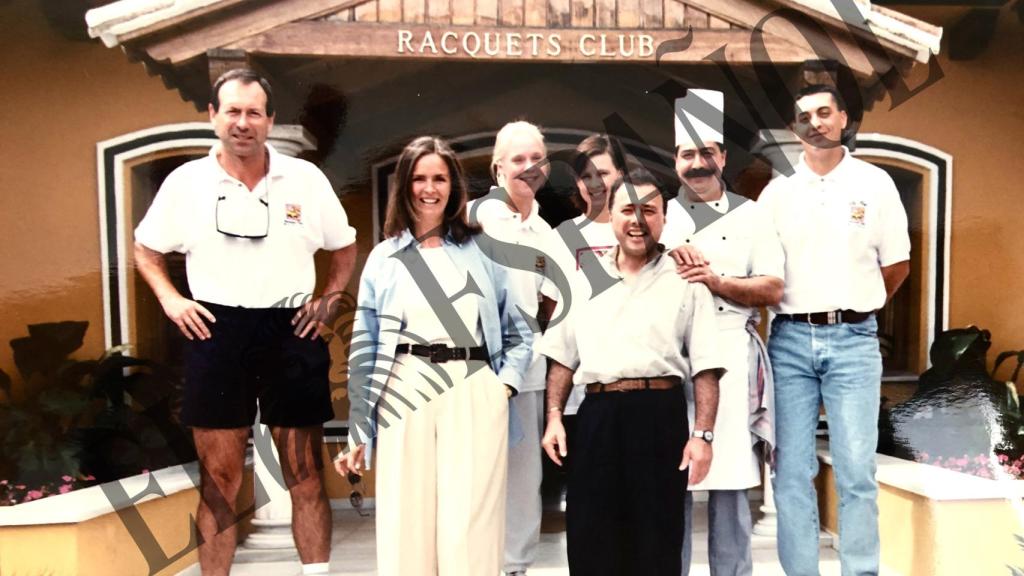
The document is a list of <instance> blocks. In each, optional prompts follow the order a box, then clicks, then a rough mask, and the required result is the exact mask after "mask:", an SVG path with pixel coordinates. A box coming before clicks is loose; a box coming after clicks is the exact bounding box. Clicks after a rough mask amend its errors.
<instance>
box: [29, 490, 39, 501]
mask: <svg viewBox="0 0 1024 576" xmlns="http://www.w3.org/2000/svg"><path fill="white" fill-rule="evenodd" d="M42 497H43V493H42V492H40V491H39V490H29V491H28V494H26V495H25V501H26V502H28V501H29V500H36V499H38V498H42Z"/></svg>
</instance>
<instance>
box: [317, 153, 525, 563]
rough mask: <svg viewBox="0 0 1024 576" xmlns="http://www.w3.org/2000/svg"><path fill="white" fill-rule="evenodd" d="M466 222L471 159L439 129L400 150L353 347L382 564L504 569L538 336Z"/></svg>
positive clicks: (355, 435) (352, 419)
mask: <svg viewBox="0 0 1024 576" xmlns="http://www.w3.org/2000/svg"><path fill="white" fill-rule="evenodd" d="M479 231H480V229H479V228H478V227H476V226H474V225H471V224H467V222H466V185H465V181H464V179H463V174H462V168H461V166H460V164H459V162H458V160H457V159H456V158H455V154H454V153H453V152H452V150H451V148H450V147H449V146H448V145H447V144H446V143H445V142H444V141H442V140H441V139H439V138H435V137H421V138H417V139H416V140H414V141H413V142H412V143H410V144H409V145H408V146H406V148H405V150H403V152H402V154H401V156H400V157H399V160H398V166H397V168H396V171H395V179H394V184H393V186H392V188H391V190H390V194H389V197H388V207H387V217H386V220H385V223H384V235H385V239H384V240H383V241H382V242H381V243H380V244H378V245H377V246H376V247H375V248H374V249H373V251H372V252H371V253H370V255H369V256H368V257H367V261H366V265H365V266H364V268H363V273H362V277H361V278H360V283H359V296H358V309H357V312H356V316H355V322H354V326H353V333H352V344H351V347H350V352H349V383H348V390H349V402H350V413H349V447H350V450H349V452H348V453H347V454H346V455H345V456H344V457H342V458H341V459H339V460H337V461H336V463H335V465H336V468H337V470H338V472H339V473H341V474H348V473H349V472H354V473H356V474H362V470H363V467H364V465H365V464H368V463H369V459H370V454H369V449H368V446H372V444H373V441H374V440H376V444H377V448H378V453H377V468H378V470H377V477H376V482H377V485H376V498H377V501H376V503H377V574H378V575H380V576H408V575H411V574H415V575H424V576H431V575H440V576H479V575H481V574H498V572H499V571H500V570H501V566H502V547H503V538H502V532H503V525H504V517H505V476H506V465H507V460H506V459H507V456H506V454H507V449H508V402H507V399H508V397H510V396H511V395H512V394H514V393H515V391H516V390H517V389H518V388H519V387H520V386H521V382H522V373H523V372H524V371H525V369H526V366H527V364H528V363H529V361H530V344H531V342H532V334H531V332H530V329H529V326H528V325H527V324H526V322H525V320H524V319H523V318H522V317H521V316H520V315H519V313H518V312H517V305H516V301H515V298H514V297H513V296H512V295H510V294H509V293H508V291H507V290H506V286H507V285H508V282H507V279H506V275H505V270H504V268H503V267H501V266H499V265H497V264H495V263H494V262H493V260H492V258H491V256H490V255H489V254H487V253H486V252H485V250H484V249H481V247H480V245H478V244H477V242H476V240H475V239H474V236H475V235H476V234H478V233H479Z"/></svg>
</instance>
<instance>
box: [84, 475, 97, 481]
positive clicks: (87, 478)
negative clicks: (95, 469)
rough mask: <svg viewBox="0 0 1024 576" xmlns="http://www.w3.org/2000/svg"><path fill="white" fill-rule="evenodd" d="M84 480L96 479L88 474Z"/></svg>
mask: <svg viewBox="0 0 1024 576" xmlns="http://www.w3.org/2000/svg"><path fill="white" fill-rule="evenodd" d="M85 479H86V480H95V479H96V477H95V476H93V475H92V474H89V475H88V476H86V477H85Z"/></svg>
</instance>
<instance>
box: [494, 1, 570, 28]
mask: <svg viewBox="0 0 1024 576" xmlns="http://www.w3.org/2000/svg"><path fill="white" fill-rule="evenodd" d="M477 1H478V2H479V1H480V0H477ZM548 26H550V27H552V28H572V5H571V4H570V0H548Z"/></svg>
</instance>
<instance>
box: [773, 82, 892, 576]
mask: <svg viewBox="0 0 1024 576" xmlns="http://www.w3.org/2000/svg"><path fill="white" fill-rule="evenodd" d="M846 123H847V113H846V106H845V104H844V102H843V99H842V97H841V95H840V94H839V93H838V91H836V89H835V88H833V87H831V86H824V85H813V86H808V87H806V88H804V89H802V90H801V91H800V93H799V94H798V95H797V98H796V106H795V119H794V122H793V125H792V128H793V130H794V131H795V132H796V133H797V135H798V136H799V137H800V138H801V140H802V141H803V149H804V152H803V154H802V155H801V157H800V162H799V163H798V164H797V166H796V168H795V170H794V172H793V174H792V175H790V176H785V177H779V178H776V179H775V180H773V181H772V182H771V183H769V184H768V187H767V188H765V190H764V192H762V194H761V197H760V199H759V203H760V204H762V205H764V206H765V207H766V208H767V209H768V211H769V212H770V214H771V216H772V218H773V220H774V222H775V228H776V230H778V232H779V236H780V239H781V241H782V245H783V247H784V248H785V251H786V277H785V281H786V287H785V290H784V292H783V297H782V302H781V303H780V304H779V306H778V307H776V308H775V311H776V316H775V320H774V322H773V323H772V330H771V336H770V338H769V340H768V353H769V356H770V358H771V363H772V368H773V371H774V374H775V398H776V442H777V444H776V445H777V464H776V472H775V480H774V487H775V503H776V506H777V508H778V513H779V517H778V525H779V532H778V546H779V559H780V560H781V562H782V567H783V569H784V570H785V571H786V574H788V575H789V576H805V575H817V574H818V531H819V521H818V502H817V497H816V494H815V489H814V484H813V480H814V477H815V475H816V474H817V471H818V461H817V457H816V454H815V429H816V428H817V424H818V413H819V406H820V405H821V403H822V401H824V404H825V412H826V415H827V418H828V429H829V442H830V446H829V450H830V452H831V454H832V462H833V467H834V470H835V476H836V487H837V489H838V492H839V499H840V506H839V559H840V563H841V564H842V571H843V574H846V575H850V576H853V575H868V574H877V573H878V565H879V538H878V504H877V497H878V484H877V482H876V481H875V450H876V448H877V444H878V409H879V401H880V386H881V378H882V358H881V354H880V352H879V347H878V336H877V331H878V324H877V321H876V319H875V312H876V311H877V310H878V309H879V308H881V307H882V306H883V305H885V303H886V301H887V299H888V298H889V297H891V296H892V295H893V294H894V293H895V292H896V290H897V289H898V288H899V286H900V284H901V283H902V282H903V281H904V280H905V279H906V277H907V275H908V274H909V271H910V263H909V259H910V239H909V236H908V234H907V215H906V211H905V210H904V208H903V204H902V203H901V201H900V196H899V192H898V191H897V189H896V186H895V184H894V183H893V181H892V178H890V177H889V176H888V175H887V174H886V173H885V172H884V171H883V170H881V169H880V168H877V167H875V166H872V165H870V164H868V163H866V162H863V161H861V160H858V159H856V158H853V157H852V156H851V155H850V152H849V150H847V149H846V147H844V146H841V145H840V142H841V137H842V134H843V130H844V129H845V128H846Z"/></svg>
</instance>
